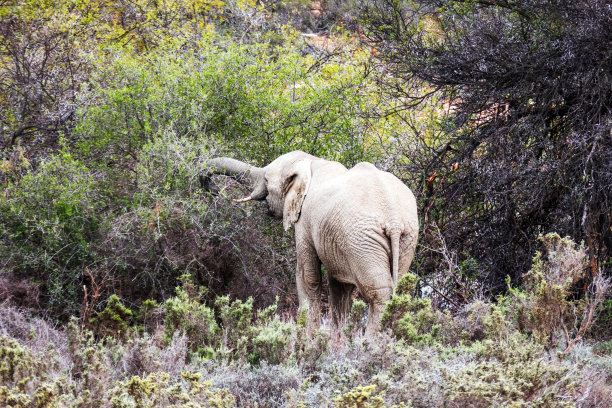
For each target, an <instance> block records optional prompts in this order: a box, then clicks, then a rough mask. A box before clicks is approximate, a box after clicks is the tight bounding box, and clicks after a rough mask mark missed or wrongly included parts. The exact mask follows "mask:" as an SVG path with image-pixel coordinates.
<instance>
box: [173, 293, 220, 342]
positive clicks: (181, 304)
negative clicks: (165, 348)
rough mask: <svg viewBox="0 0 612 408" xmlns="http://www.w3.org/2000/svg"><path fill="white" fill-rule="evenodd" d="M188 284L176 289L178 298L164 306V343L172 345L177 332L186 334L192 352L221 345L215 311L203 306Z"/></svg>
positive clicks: (175, 297)
mask: <svg viewBox="0 0 612 408" xmlns="http://www.w3.org/2000/svg"><path fill="white" fill-rule="evenodd" d="M186 283H187V285H186V286H187V289H186V288H185V286H183V287H180V286H179V287H177V288H176V296H174V297H172V298H170V299H168V300H166V302H165V303H164V305H163V308H164V311H165V313H166V315H165V318H164V343H165V344H166V345H167V344H170V342H171V341H172V338H173V336H174V333H175V332H176V331H178V332H180V333H184V334H185V335H186V336H187V338H188V339H189V343H190V346H191V348H192V350H194V351H195V350H197V349H198V348H202V347H207V346H212V347H216V346H217V344H218V343H219V326H218V325H217V322H216V321H215V314H214V311H213V310H212V309H211V308H209V307H207V306H206V305H204V304H202V303H201V301H200V298H199V296H198V294H196V293H194V292H193V291H190V290H189V288H192V287H193V286H192V285H190V284H189V283H188V282H186Z"/></svg>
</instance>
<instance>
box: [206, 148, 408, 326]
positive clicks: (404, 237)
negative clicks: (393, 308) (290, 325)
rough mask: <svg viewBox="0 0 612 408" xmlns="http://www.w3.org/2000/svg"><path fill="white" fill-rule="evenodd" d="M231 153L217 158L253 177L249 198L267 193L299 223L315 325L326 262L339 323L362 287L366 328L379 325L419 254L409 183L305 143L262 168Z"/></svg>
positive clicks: (233, 171)
mask: <svg viewBox="0 0 612 408" xmlns="http://www.w3.org/2000/svg"><path fill="white" fill-rule="evenodd" d="M228 160H231V161H232V164H235V163H234V162H235V161H233V160H232V159H225V158H222V159H214V160H212V161H211V164H212V166H214V167H215V168H217V172H221V173H223V174H227V175H233V176H241V177H242V180H249V179H250V180H251V182H252V183H253V184H254V186H255V187H254V190H253V193H252V194H251V196H250V197H249V198H247V199H258V200H262V199H264V198H265V199H266V200H267V202H268V207H269V210H270V212H271V213H272V214H273V215H275V216H277V217H282V218H283V224H284V226H285V229H289V228H290V226H291V225H292V224H295V241H296V250H297V277H296V281H297V289H298V297H299V301H300V306H301V307H307V308H308V316H309V326H313V325H318V322H319V316H320V313H321V288H322V275H321V264H323V265H324V266H325V267H326V269H327V279H328V284H329V300H330V310H331V314H332V321H333V323H334V325H335V326H336V327H338V326H340V325H342V324H343V323H344V321H345V319H346V318H347V316H348V313H349V311H350V307H351V302H352V296H351V295H352V292H353V290H354V288H355V287H357V289H358V290H359V292H360V293H361V295H362V296H363V297H364V299H365V300H366V301H367V302H368V305H369V316H368V323H367V332H368V333H372V332H374V331H376V330H377V329H378V327H379V323H380V318H381V315H382V312H383V310H384V304H385V302H386V301H387V300H389V298H390V297H391V294H392V293H393V290H394V289H395V287H396V285H397V282H398V281H399V279H401V277H402V276H403V275H404V274H405V273H406V272H407V271H408V269H409V267H410V263H411V262H412V258H413V256H414V251H415V247H416V242H417V237H418V230H419V225H418V218H417V207H416V200H415V198H414V195H413V194H412V192H411V191H410V189H409V188H408V187H406V186H405V185H404V184H403V183H402V182H401V181H400V180H399V179H397V178H396V177H395V176H393V175H392V174H390V173H387V172H384V171H380V170H378V169H376V167H374V166H373V165H372V164H370V163H359V164H357V165H356V166H355V167H353V168H351V169H350V170H348V169H346V167H344V166H343V165H342V164H340V163H337V162H333V161H327V160H323V159H319V158H317V157H314V156H311V155H309V154H307V153H304V152H300V151H295V152H291V153H287V154H285V155H282V156H280V157H279V158H277V159H276V160H275V161H273V162H272V163H270V164H269V165H268V166H266V167H264V168H263V169H259V168H256V167H252V166H248V165H246V166H247V167H246V168H244V167H243V166H245V165H244V164H242V163H241V164H240V166H239V167H231V166H228ZM219 170H220V171H219ZM245 174H246V175H247V176H248V177H245ZM238 179H239V180H240V179H241V178H240V177H239V178H238ZM241 201H245V200H241Z"/></svg>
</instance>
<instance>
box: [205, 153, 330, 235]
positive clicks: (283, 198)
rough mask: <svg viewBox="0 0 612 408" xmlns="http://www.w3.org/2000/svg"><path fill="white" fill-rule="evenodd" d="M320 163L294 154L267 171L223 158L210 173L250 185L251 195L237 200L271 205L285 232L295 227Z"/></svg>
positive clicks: (217, 161) (213, 165)
mask: <svg viewBox="0 0 612 408" xmlns="http://www.w3.org/2000/svg"><path fill="white" fill-rule="evenodd" d="M314 160H320V159H318V158H316V157H314V156H312V155H310V154H308V153H304V152H302V151H294V152H291V153H287V154H284V155H282V156H280V157H278V158H277V159H276V160H274V161H273V162H272V163H270V164H268V165H267V166H266V167H263V168H261V167H256V166H252V165H249V164H247V163H244V162H242V161H240V160H236V159H231V158H227V157H221V158H216V159H212V160H210V161H209V162H208V167H209V169H210V173H212V174H223V175H226V176H230V177H233V178H235V179H236V180H237V181H239V182H240V183H241V184H246V185H249V186H250V187H251V189H252V191H251V194H250V195H249V196H247V197H245V198H242V199H239V200H235V201H236V202H246V201H250V200H257V201H262V200H266V201H267V203H268V210H269V212H270V214H271V215H273V216H275V217H277V218H282V219H283V226H284V228H285V230H288V229H289V228H290V227H291V225H293V224H295V223H296V222H297V221H298V219H299V217H300V211H301V208H302V203H303V202H304V198H306V194H307V193H308V188H309V186H310V180H311V177H312V171H311V163H312V162H313V161H314Z"/></svg>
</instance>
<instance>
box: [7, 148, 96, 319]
mask: <svg viewBox="0 0 612 408" xmlns="http://www.w3.org/2000/svg"><path fill="white" fill-rule="evenodd" d="M101 206H102V203H101V201H100V193H99V191H98V189H97V186H96V183H95V177H94V174H93V173H92V172H91V171H90V170H89V169H88V168H87V167H86V166H85V165H84V164H83V163H82V162H80V161H78V160H76V159H75V158H74V157H73V156H72V155H71V154H70V153H69V152H68V151H66V150H64V151H62V152H59V153H57V154H55V155H52V156H51V157H50V158H49V159H48V160H46V161H43V162H41V163H40V164H39V166H38V168H37V169H35V170H34V169H30V171H29V172H28V173H27V174H26V175H24V176H23V177H21V178H19V179H18V180H16V181H14V182H10V183H9V184H8V185H7V187H6V190H5V193H4V194H2V195H0V257H1V258H2V259H3V264H4V268H6V270H17V271H18V273H19V276H20V277H21V278H26V279H29V280H31V281H32V282H41V283H42V284H43V285H44V286H43V293H44V295H45V298H47V299H48V306H49V308H50V309H51V312H52V313H53V314H54V315H56V316H63V317H67V316H70V315H73V314H76V313H78V310H79V306H80V302H81V300H82V296H83V294H82V287H83V281H84V278H83V273H84V269H85V267H86V266H88V265H90V264H92V263H93V262H94V258H95V250H94V248H95V245H96V243H97V242H98V236H97V230H98V226H99V224H100V222H101V221H100V209H101Z"/></svg>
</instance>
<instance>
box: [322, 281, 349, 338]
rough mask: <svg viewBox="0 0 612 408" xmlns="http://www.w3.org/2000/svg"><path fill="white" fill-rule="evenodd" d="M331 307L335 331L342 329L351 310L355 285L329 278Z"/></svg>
mask: <svg viewBox="0 0 612 408" xmlns="http://www.w3.org/2000/svg"><path fill="white" fill-rule="evenodd" d="M328 283H329V306H330V311H331V315H332V324H333V327H334V329H339V328H340V327H342V326H343V325H344V324H345V323H346V320H347V318H348V315H349V312H350V310H351V303H352V294H353V290H354V289H355V285H353V284H351V283H342V282H339V281H337V280H334V279H333V278H331V277H330V278H329V280H328Z"/></svg>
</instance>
